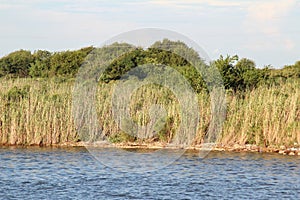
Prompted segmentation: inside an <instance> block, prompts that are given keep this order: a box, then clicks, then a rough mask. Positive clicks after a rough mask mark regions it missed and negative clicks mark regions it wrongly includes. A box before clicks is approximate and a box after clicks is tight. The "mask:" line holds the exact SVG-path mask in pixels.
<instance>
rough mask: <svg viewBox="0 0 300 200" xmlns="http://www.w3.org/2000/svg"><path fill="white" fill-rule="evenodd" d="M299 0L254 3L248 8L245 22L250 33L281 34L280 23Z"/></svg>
mask: <svg viewBox="0 0 300 200" xmlns="http://www.w3.org/2000/svg"><path fill="white" fill-rule="evenodd" d="M296 2H297V0H278V1H267V2H262V1H260V2H254V3H252V4H250V5H249V7H248V9H247V10H248V17H247V19H246V22H245V26H246V28H248V31H250V32H251V31H255V32H256V31H261V32H263V33H265V34H267V35H272V34H280V23H281V21H282V20H283V18H284V16H285V15H286V14H287V13H288V12H289V10H290V9H291V8H293V6H294V5H295V4H296Z"/></svg>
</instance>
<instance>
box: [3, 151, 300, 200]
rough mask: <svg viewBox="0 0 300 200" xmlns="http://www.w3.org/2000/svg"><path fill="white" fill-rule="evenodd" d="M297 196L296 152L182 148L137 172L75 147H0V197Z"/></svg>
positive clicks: (299, 180)
mask: <svg viewBox="0 0 300 200" xmlns="http://www.w3.org/2000/svg"><path fill="white" fill-rule="evenodd" d="M99 151H102V152H103V153H104V154H105V151H108V150H106V149H101V150H99ZM170 153H172V152H170ZM173 153H174V154H176V151H174V152H173ZM124 155H125V154H124ZM124 155H122V154H120V157H119V159H125V160H126V157H125V156H124ZM162 156H165V155H162ZM157 159H158V160H159V159H162V158H160V157H159V156H158V157H157ZM299 197H300V157H292V156H282V155H277V154H260V153H224V152H211V153H210V154H209V155H208V156H207V157H206V158H205V159H200V158H199V157H198V153H197V152H186V153H185V154H184V155H183V156H181V157H180V158H179V159H178V160H177V161H175V162H174V163H173V164H171V165H169V166H167V167H165V168H163V169H161V170H158V171H154V172H148V173H142V174H140V173H132V172H130V173H128V172H118V171H115V170H113V169H111V168H109V167H106V166H105V165H103V164H101V163H99V162H98V161H97V160H95V159H94V158H93V156H91V154H90V153H89V152H88V151H87V150H86V149H85V148H81V147H77V148H38V147H31V148H15V147H2V148H0V199H271V198H272V199H273V198H276V199H282V198H289V199H299Z"/></svg>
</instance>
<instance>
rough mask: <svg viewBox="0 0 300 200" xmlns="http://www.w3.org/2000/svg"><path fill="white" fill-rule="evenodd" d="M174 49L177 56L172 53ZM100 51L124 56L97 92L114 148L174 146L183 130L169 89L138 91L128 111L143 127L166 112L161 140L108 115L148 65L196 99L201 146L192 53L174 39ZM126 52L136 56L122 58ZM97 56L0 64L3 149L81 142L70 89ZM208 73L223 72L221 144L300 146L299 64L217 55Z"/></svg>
mask: <svg viewBox="0 0 300 200" xmlns="http://www.w3.org/2000/svg"><path fill="white" fill-rule="evenodd" d="M171 45H173V47H174V46H175V47H176V48H175V51H177V52H178V53H173V52H170V51H168V48H169V47H170V46H171ZM103 48H107V49H106V51H104V52H106V53H107V55H108V56H113V55H120V56H119V57H118V59H116V60H114V61H113V62H112V63H111V64H110V65H109V67H108V68H107V69H106V71H105V73H104V74H103V76H101V77H100V82H99V86H98V93H97V99H98V102H99V103H98V104H97V114H98V119H99V124H100V127H101V128H102V130H103V134H104V135H105V136H107V137H108V138H109V140H110V141H111V142H126V141H136V142H142V141H146V142H153V141H160V142H163V143H164V142H169V141H170V140H171V139H172V138H173V137H174V134H175V133H176V130H177V128H178V127H179V124H180V120H181V119H180V113H179V109H180V105H179V102H178V100H177V99H176V98H175V96H174V94H172V92H171V91H170V90H168V89H166V88H163V87H160V86H157V85H150V86H147V87H146V86H145V87H144V86H143V87H141V88H139V89H138V90H137V91H135V93H134V95H133V96H132V97H131V105H130V106H131V107H130V114H131V117H132V118H133V120H134V121H135V122H136V123H138V124H140V125H146V124H147V123H149V122H150V116H149V114H148V111H149V109H150V108H151V105H153V104H162V105H164V108H165V109H166V113H167V120H166V122H165V123H164V126H163V128H162V129H161V130H160V131H158V132H157V134H156V135H153V136H152V135H151V134H152V133H150V132H145V134H146V136H148V137H146V138H148V139H139V138H138V137H133V136H129V135H128V134H126V133H124V132H123V131H122V130H121V129H120V127H119V126H118V125H117V124H116V122H115V120H114V117H113V114H112V110H111V109H112V108H111V98H112V90H113V88H114V86H115V85H116V84H117V83H118V82H119V79H120V78H121V77H122V76H123V75H124V74H125V73H126V72H128V71H129V70H131V69H133V68H135V67H136V66H138V65H142V64H146V63H149V62H150V63H154V64H155V65H156V67H161V64H164V65H168V66H171V67H173V68H174V69H176V70H177V71H178V72H179V73H181V74H182V75H183V76H184V77H186V79H187V80H188V81H189V83H190V85H191V86H192V87H193V89H194V90H195V91H196V92H197V96H198V103H199V109H200V110H199V113H200V119H199V128H198V130H197V137H196V140H195V143H201V142H202V141H203V138H204V136H205V134H206V133H207V130H208V127H209V123H210V119H211V116H210V115H211V110H210V109H211V108H210V97H209V93H208V92H207V89H206V85H205V83H204V81H203V79H202V76H201V75H200V74H199V73H198V72H197V70H195V69H194V68H193V66H192V65H191V64H190V63H189V62H188V61H187V60H193V59H195V58H197V53H196V52H194V50H193V49H191V48H188V47H187V46H186V45H185V44H184V43H182V42H172V41H169V40H163V41H160V42H156V43H154V44H153V45H152V46H151V47H150V48H149V49H147V50H144V49H142V48H136V47H133V46H131V45H128V44H125V43H123V44H118V43H115V44H112V45H111V46H108V47H103ZM124 49H130V50H131V51H130V52H128V53H125V54H124ZM96 50H97V49H95V48H94V47H87V48H83V49H80V50H76V51H65V52H55V53H51V52H48V51H44V50H38V51H35V52H33V53H31V52H30V51H26V50H19V51H16V52H13V53H11V54H9V55H7V56H5V57H3V58H1V59H0V81H1V85H0V91H1V93H0V144H9V145H15V144H22V145H51V144H61V143H65V142H77V141H80V140H81V139H82V138H80V135H79V134H78V132H77V130H76V127H75V125H74V119H73V116H72V89H73V86H74V78H75V76H76V73H77V72H78V69H79V67H80V66H81V65H82V64H83V63H84V61H85V58H86V56H87V55H88V54H90V53H93V52H94V51H96ZM182 56H184V57H185V58H187V59H185V58H183V57H182ZM201 62H203V64H204V61H202V60H201ZM205 66H206V67H207V68H208V69H209V68H210V67H212V66H216V67H217V68H218V69H219V71H220V73H221V75H222V78H223V82H224V85H225V88H226V93H227V116H226V121H225V123H224V126H223V130H222V137H221V138H219V142H220V143H222V144H225V145H232V144H236V143H238V144H256V145H260V146H266V147H267V146H279V145H292V144H293V143H294V142H297V143H300V131H299V130H300V98H299V97H300V87H299V85H300V61H298V62H296V63H295V64H294V65H290V66H285V67H283V68H282V69H273V68H272V67H270V66H267V67H264V68H261V69H260V68H257V67H256V65H255V63H254V61H252V60H249V59H247V58H242V59H239V58H238V56H226V57H223V56H220V58H219V59H217V60H215V61H213V62H212V63H210V64H209V65H207V64H206V65H205ZM137 78H139V77H137Z"/></svg>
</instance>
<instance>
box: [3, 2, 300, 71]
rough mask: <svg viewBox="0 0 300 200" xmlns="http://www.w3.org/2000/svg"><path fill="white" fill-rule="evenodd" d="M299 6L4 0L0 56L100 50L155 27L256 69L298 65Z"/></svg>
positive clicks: (299, 48)
mask: <svg viewBox="0 0 300 200" xmlns="http://www.w3.org/2000/svg"><path fill="white" fill-rule="evenodd" d="M299 8H300V1H299V0H287V1H284V0H279V1H270V0H264V1H257V0H255V1H249V0H246V1H243V2H239V1H236V0H225V1H221V0H199V1H196V0H188V1H182V0H174V1H167V0H141V1H135V0H130V1H119V0H118V1H113V2H109V1H96V0H91V1H88V2H86V1H83V0H77V1H75V2H74V1H70V0H64V1H58V0H55V1H49V0H46V1H42V2H40V1H36V0H29V1H26V2H24V1H20V0H15V1H8V0H2V1H1V5H0V10H1V13H0V16H1V17H2V18H3V19H5V20H1V22H0V23H1V28H2V30H1V33H0V38H1V39H0V41H1V47H2V48H1V49H0V57H3V56H5V55H8V54H9V53H11V52H13V51H16V50H20V49H24V50H30V51H31V52H33V51H34V50H39V49H41V50H48V51H51V52H57V51H66V50H76V49H80V48H84V47H88V46H94V47H99V45H100V44H101V43H103V42H105V41H107V40H108V39H110V38H112V37H113V36H115V35H118V34H120V33H123V32H127V31H130V30H135V29H139V28H145V27H155V28H160V29H168V30H172V31H176V32H179V33H180V34H183V35H186V36H187V37H189V38H190V39H192V40H193V41H195V42H196V43H197V44H199V46H201V47H202V48H203V49H204V50H205V51H206V53H207V54H208V55H209V57H210V59H212V60H215V59H217V58H219V56H220V55H227V54H228V55H238V56H239V57H240V58H243V57H245V58H248V59H251V60H253V61H254V62H255V63H256V65H257V68H262V67H264V66H266V65H272V66H273V67H274V68H282V67H284V66H285V65H292V64H294V63H295V62H296V61H298V60H300V57H299V55H298V54H297V53H298V52H299V50H300V38H299V37H297V35H298V34H299V33H300V27H299V26H296V24H297V22H298V21H299V20H300V15H299V14H298V12H297V11H298V9H299Z"/></svg>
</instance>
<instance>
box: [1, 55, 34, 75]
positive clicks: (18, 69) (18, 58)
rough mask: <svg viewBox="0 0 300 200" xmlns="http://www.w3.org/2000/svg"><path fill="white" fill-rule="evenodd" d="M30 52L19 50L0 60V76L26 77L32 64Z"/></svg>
mask: <svg viewBox="0 0 300 200" xmlns="http://www.w3.org/2000/svg"><path fill="white" fill-rule="evenodd" d="M33 59H34V58H33V56H32V54H31V52H30V51H26V50H19V51H15V52H13V53H10V54H9V55H7V56H5V57H3V58H1V59H0V76H7V75H10V76H13V77H27V76H28V75H29V74H28V73H29V68H30V64H31V63H32V62H33Z"/></svg>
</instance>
